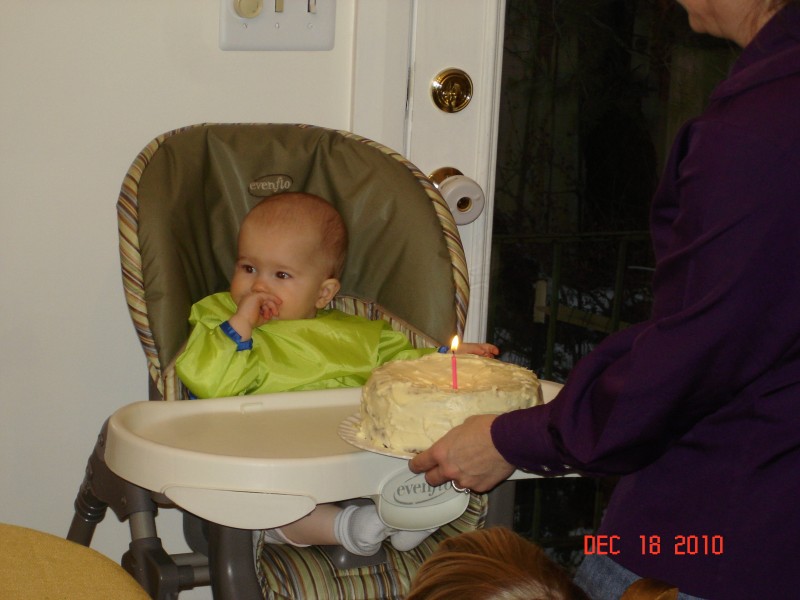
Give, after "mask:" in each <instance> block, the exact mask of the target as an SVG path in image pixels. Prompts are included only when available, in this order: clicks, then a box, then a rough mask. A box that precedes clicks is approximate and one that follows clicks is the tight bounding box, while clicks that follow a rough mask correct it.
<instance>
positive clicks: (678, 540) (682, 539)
mask: <svg viewBox="0 0 800 600" xmlns="http://www.w3.org/2000/svg"><path fill="white" fill-rule="evenodd" d="M622 546H623V544H622V539H621V538H620V536H618V535H585V536H583V552H584V554H605V555H612V556H617V555H619V554H622ZM639 551H640V552H641V554H643V555H649V556H657V555H659V554H662V553H671V554H673V555H674V556H720V555H722V554H723V553H724V552H725V540H724V538H723V536H721V535H676V536H674V537H673V538H663V537H662V536H660V535H640V536H639Z"/></svg>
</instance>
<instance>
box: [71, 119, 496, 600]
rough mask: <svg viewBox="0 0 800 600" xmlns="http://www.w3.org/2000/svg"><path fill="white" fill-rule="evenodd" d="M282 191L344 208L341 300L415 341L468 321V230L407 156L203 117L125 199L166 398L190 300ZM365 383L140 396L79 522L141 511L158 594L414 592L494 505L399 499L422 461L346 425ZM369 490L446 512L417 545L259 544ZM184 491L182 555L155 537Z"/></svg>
mask: <svg viewBox="0 0 800 600" xmlns="http://www.w3.org/2000/svg"><path fill="white" fill-rule="evenodd" d="M278 191H306V192H310V193H313V194H317V195H319V196H321V197H323V198H326V199H327V200H329V201H330V202H332V203H333V204H334V205H335V206H336V207H337V209H338V210H339V212H340V213H341V214H342V216H343V218H344V220H345V223H346V225H347V227H348V231H349V235H350V251H349V253H348V257H347V264H346V266H345V273H344V277H343V280H342V291H341V292H340V295H339V296H338V297H337V299H336V300H335V301H334V305H335V306H336V307H337V308H339V309H342V310H344V311H345V312H349V313H351V314H361V315H364V316H367V317H368V318H372V319H385V320H387V321H388V322H389V323H391V325H392V326H393V327H395V328H396V329H400V330H402V331H404V332H405V333H406V334H407V335H408V336H409V338H410V339H411V340H412V343H413V344H414V345H415V346H417V347H422V346H428V347H435V346H438V345H441V344H442V343H445V342H449V340H450V339H451V337H452V336H453V335H454V334H456V333H458V334H459V335H461V334H462V330H463V326H464V321H465V318H466V311H467V304H468V294H469V292H468V282H467V276H466V272H467V271H466V265H465V261H464V255H463V250H462V248H461V244H460V240H459V236H458V231H457V229H456V226H455V224H454V222H453V219H452V216H451V215H450V213H449V210H448V208H447V205H446V203H445V202H444V200H443V199H442V198H441V196H440V195H439V193H438V191H437V190H436V188H435V187H434V186H433V185H432V184H431V183H430V182H429V181H428V179H427V178H426V177H425V176H424V175H422V174H421V173H420V172H419V171H418V170H417V169H416V168H414V167H413V165H411V164H409V163H408V161H406V160H404V159H403V158H402V157H400V156H399V155H398V154H396V153H394V152H392V151H390V150H389V149H387V148H385V147H383V146H381V145H380V144H377V143H375V142H372V141H369V140H366V139H364V138H361V137H359V136H356V135H353V134H351V133H346V132H341V131H333V130H329V129H323V128H319V127H312V126H304V125H285V124H241V125H196V126H190V127H186V128H183V129H179V130H175V131H172V132H169V133H166V134H164V135H162V136H160V137H158V138H156V139H155V140H153V141H152V142H151V143H150V144H148V145H147V147H146V148H145V149H144V150H143V151H142V152H141V153H140V154H139V156H138V157H137V158H136V160H135V161H134V163H133V165H132V166H131V168H130V170H129V171H128V173H127V175H126V177H125V180H124V182H123V186H122V190H121V193H120V197H119V201H118V204H117V207H118V216H119V231H120V254H121V261H122V272H123V281H124V287H125V293H126V298H127V302H128V306H129V309H130V313H131V316H132V318H133V321H134V325H135V327H136V331H137V333H138V336H139V339H140V342H141V344H142V347H143V349H144V352H145V356H146V359H147V367H148V370H149V374H150V384H151V399H163V400H182V399H185V398H186V396H187V394H186V391H185V389H183V387H182V385H181V382H180V381H179V380H178V379H177V377H176V376H175V373H174V361H175V358H176V356H177V355H178V354H179V353H180V350H181V347H182V345H183V344H184V343H185V341H186V339H187V337H188V333H189V326H188V322H187V317H188V314H189V309H190V307H191V305H192V304H193V303H194V302H196V301H198V300H200V299H201V298H203V297H205V296H207V295H208V294H211V293H215V292H219V291H224V290H227V289H228V287H229V281H230V277H231V275H232V273H233V266H234V263H235V260H236V239H237V233H238V228H239V223H240V221H241V220H242V218H243V217H244V215H245V214H246V213H247V212H248V210H249V209H250V208H251V207H252V206H253V205H255V204H256V203H257V202H258V201H259V200H260V199H261V197H262V196H266V195H270V194H272V193H275V192H278ZM359 392H360V390H358V389H350V390H347V389H345V390H335V391H320V392H295V393H288V394H273V395H265V396H248V397H239V398H229V399H217V400H198V401H192V402H140V403H135V404H132V405H129V406H127V407H124V408H122V409H121V410H119V411H117V413H115V414H114V415H112V417H111V418H110V419H109V420H108V421H107V422H106V424H105V425H104V427H103V430H102V431H101V433H100V436H99V438H98V442H97V445H96V447H95V450H94V452H93V454H92V456H91V457H90V459H89V465H88V467H87V471H86V477H85V479H84V482H83V484H82V486H81V489H80V492H79V494H78V497H77V499H76V501H75V509H76V512H75V517H74V518H73V522H72V526H71V527H70V531H69V534H68V538H69V539H72V540H74V541H78V542H80V543H83V544H85V545H89V544H90V542H91V538H92V535H93V532H94V529H95V527H96V524H97V523H99V522H100V521H101V520H102V519H103V517H104V514H105V511H106V508H107V507H108V506H110V507H111V508H112V510H113V511H114V512H115V513H116V515H117V516H118V518H119V519H120V520H125V519H127V520H128V521H129V524H130V529H131V537H132V542H131V544H130V550H129V551H128V552H127V553H126V554H125V556H124V557H123V560H122V563H123V565H124V566H125V567H126V568H127V569H128V570H129V571H130V572H131V573H132V574H133V575H134V576H135V577H136V578H137V580H138V581H139V582H140V583H141V584H142V585H143V586H144V587H145V588H146V589H147V590H148V592H149V593H150V594H151V596H152V597H154V598H164V599H170V598H177V595H178V592H179V591H180V590H182V589H188V588H191V587H194V586H196V585H207V584H209V583H210V584H211V586H212V589H213V590H214V595H215V597H216V598H236V599H237V600H251V599H253V600H255V599H261V598H268V599H269V598H309V599H310V598H331V599H337V600H338V599H341V598H359V599H361V598H402V596H403V594H404V591H405V590H406V589H407V587H408V584H409V582H410V579H411V578H412V577H413V574H414V572H415V570H416V568H417V566H418V565H419V564H420V563H421V561H422V560H424V558H425V556H426V555H427V554H429V553H430V552H431V551H432V550H433V549H434V548H435V546H436V544H437V540H440V539H442V538H443V537H444V536H448V535H453V534H455V533H458V532H460V531H465V530H470V529H474V528H476V527H480V526H482V525H483V524H484V522H485V520H486V519H487V505H488V502H487V499H486V496H480V495H475V494H472V495H463V494H457V493H455V492H454V491H452V490H449V491H448V490H445V492H446V493H444V494H443V496H442V500H441V502H439V504H438V508H437V507H436V506H434V507H432V508H430V510H429V511H428V513H425V511H412V512H409V511H408V510H406V508H405V507H396V506H394V505H392V503H391V501H390V499H389V498H388V496H387V493H386V490H388V489H389V485H390V484H389V483H388V482H389V480H391V485H396V484H397V481H400V480H403V481H405V480H408V478H410V477H412V474H411V473H410V471H408V469H407V465H406V459H404V458H402V457H395V456H386V455H383V454H380V453H377V452H370V451H364V450H361V449H359V448H356V447H355V446H353V445H352V444H350V443H347V442H346V441H345V440H343V439H342V437H340V435H339V434H340V433H342V427H345V429H346V427H347V423H348V417H349V416H351V415H353V413H357V412H358V397H359V396H358V394H359ZM345 434H346V431H345ZM344 437H345V438H346V435H345V436H344ZM398 477H400V480H398ZM400 484H401V485H402V481H400ZM499 489H502V486H501V488H499ZM493 493H494V492H493ZM370 497H372V498H374V499H376V500H377V502H378V504H379V508H380V509H381V515H382V516H383V517H384V519H385V520H387V522H389V521H391V520H392V519H395V522H396V523H397V524H400V525H403V526H404V527H405V528H408V529H413V528H418V529H423V528H426V527H429V526H430V525H431V523H434V524H435V525H441V524H444V523H447V524H444V526H442V527H441V528H440V530H439V531H438V532H436V533H435V534H434V535H433V536H431V537H430V538H428V540H426V542H424V543H423V544H422V545H420V546H419V547H418V548H416V549H414V550H412V551H409V552H397V551H395V550H394V549H393V548H391V546H390V545H389V544H385V545H384V548H383V549H382V550H381V552H380V553H379V554H378V555H376V556H375V557H370V558H369V559H364V558H362V557H353V556H351V555H347V553H346V552H345V551H344V550H343V549H341V548H330V547H309V548H295V547H291V546H274V545H265V544H261V545H259V547H258V552H257V556H255V557H254V549H253V535H252V533H251V530H257V529H263V528H268V527H275V526H280V525H283V524H285V523H288V522H291V521H293V520H295V519H297V518H299V517H301V516H303V515H305V514H307V513H308V512H309V511H310V510H312V509H313V507H314V506H315V505H316V504H317V503H321V502H334V501H341V500H347V499H350V498H370ZM510 500H511V499H510V497H509V494H508V490H506V493H505V495H504V497H503V498H502V501H500V502H498V503H494V502H493V503H492V504H493V514H492V515H490V516H489V519H490V520H494V521H496V522H500V520H501V518H500V517H499V516H497V515H499V514H504V515H505V517H506V523H507V519H509V518H510V514H511V511H510V510H509V502H510ZM174 505H177V506H178V507H180V508H182V509H184V510H185V511H186V518H185V520H184V529H185V532H186V537H187V541H188V543H189V546H190V548H192V550H193V552H192V553H188V554H181V555H168V554H167V552H166V551H165V550H164V549H163V547H162V545H161V542H160V540H159V538H158V537H157V533H156V526H155V514H156V511H157V509H158V508H159V507H166V506H174ZM431 511H432V512H431ZM437 511H438V513H437ZM459 514H460V515H461V516H460V517H459V516H458V515H459ZM417 515H421V516H417ZM197 517H200V518H197ZM456 517H458V518H456ZM437 519H438V520H437ZM416 521H418V522H416Z"/></svg>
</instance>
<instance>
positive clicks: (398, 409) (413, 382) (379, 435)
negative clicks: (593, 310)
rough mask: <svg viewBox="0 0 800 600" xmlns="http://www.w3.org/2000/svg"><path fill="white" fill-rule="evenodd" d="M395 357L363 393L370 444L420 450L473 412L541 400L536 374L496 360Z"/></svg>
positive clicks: (466, 356)
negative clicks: (454, 386) (455, 363)
mask: <svg viewBox="0 0 800 600" xmlns="http://www.w3.org/2000/svg"><path fill="white" fill-rule="evenodd" d="M456 361H457V386H458V389H453V378H452V355H451V354H439V353H436V354H429V355H427V356H424V357H422V358H419V359H416V360H396V361H392V362H390V363H386V364H385V365H383V366H381V367H378V368H377V369H375V370H374V371H373V372H372V375H371V376H370V378H369V380H367V383H366V384H365V385H364V388H363V391H362V394H361V424H360V432H359V433H360V435H361V436H362V437H363V438H364V439H365V440H367V441H368V442H369V443H370V444H372V445H375V446H378V447H385V448H387V449H389V450H392V451H399V452H404V453H415V452H419V451H421V450H424V449H426V448H428V447H429V446H430V445H431V444H433V442H435V441H436V440H438V439H439V438H440V437H442V436H443V435H444V434H445V433H447V432H448V431H450V429H452V428H453V427H455V426H456V425H460V424H461V423H463V422H464V420H465V419H466V418H467V417H469V416H472V415H479V414H500V413H504V412H508V411H510V410H515V409H517V408H527V407H529V406H533V405H535V404H541V403H542V392H541V388H540V386H539V380H538V379H537V378H536V375H535V374H534V373H533V372H532V371H530V370H528V369H525V368H522V367H519V366H517V365H512V364H509V363H504V362H501V361H499V360H497V359H492V358H483V357H480V356H474V355H471V354H458V355H457V356H456Z"/></svg>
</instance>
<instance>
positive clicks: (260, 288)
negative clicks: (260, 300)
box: [253, 277, 270, 293]
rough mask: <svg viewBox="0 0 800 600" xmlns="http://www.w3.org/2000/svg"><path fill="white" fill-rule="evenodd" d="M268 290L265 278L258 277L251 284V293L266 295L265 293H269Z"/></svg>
mask: <svg viewBox="0 0 800 600" xmlns="http://www.w3.org/2000/svg"><path fill="white" fill-rule="evenodd" d="M269 290H270V288H269V283H268V282H267V280H266V278H264V277H258V278H257V279H256V280H255V281H254V282H253V291H254V292H264V293H266V292H269Z"/></svg>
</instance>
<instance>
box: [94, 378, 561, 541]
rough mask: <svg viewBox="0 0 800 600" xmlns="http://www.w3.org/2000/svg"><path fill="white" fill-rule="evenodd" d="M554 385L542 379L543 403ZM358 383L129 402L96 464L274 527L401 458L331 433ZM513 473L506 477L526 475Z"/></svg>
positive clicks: (233, 523)
mask: <svg viewBox="0 0 800 600" xmlns="http://www.w3.org/2000/svg"><path fill="white" fill-rule="evenodd" d="M559 387H560V386H559V384H555V383H551V382H542V389H543V392H544V397H545V401H547V400H549V399H552V398H553V397H554V396H555V394H556V392H557V390H558V388H559ZM360 397H361V389H360V388H345V389H337V390H320V391H313V392H290V393H280V394H267V395H258V396H246V397H236V398H221V399H213V400H196V401H182V402H153V401H145V402H136V403H133V404H129V405H127V406H124V407H122V408H121V409H119V410H118V411H117V412H115V413H114V414H113V415H112V416H111V418H110V419H109V422H108V433H107V440H106V449H105V460H106V463H107V464H108V467H109V468H110V469H111V470H112V471H113V472H114V473H116V474H117V475H118V476H120V477H121V478H123V479H125V480H126V481H129V482H131V483H134V484H136V485H138V486H140V487H143V488H145V489H148V490H151V491H154V492H159V493H162V494H164V495H166V496H167V497H168V498H169V499H170V500H172V501H173V502H175V504H177V505H178V506H180V507H182V508H184V509H185V510H187V511H189V512H192V513H194V514H196V515H198V516H200V517H203V518H205V519H207V520H210V521H213V522H216V523H220V524H222V525H227V526H229V527H238V528H242V529H262V528H269V527H277V526H280V525H284V524H286V523H289V522H291V521H294V520H296V519H298V518H300V517H302V516H304V515H305V514H307V513H309V512H310V511H311V510H313V508H314V507H315V506H316V505H317V504H318V503H324V502H336V501H340V500H345V499H350V498H358V497H370V496H375V495H376V494H379V493H380V492H381V488H382V487H383V484H384V483H385V482H386V481H387V480H389V479H390V478H392V477H393V476H397V475H398V474H399V473H400V472H402V471H406V472H408V474H409V476H410V475H411V473H410V471H408V466H407V465H408V461H407V460H406V459H403V458H395V457H391V456H385V455H381V454H377V453H375V452H368V451H364V450H360V449H358V448H356V447H354V446H352V445H350V444H348V443H347V442H345V441H344V440H342V439H341V438H340V437H339V435H338V432H337V430H338V426H339V424H340V423H341V422H342V421H343V420H344V419H345V418H347V417H348V416H350V415H352V414H353V413H354V412H357V411H358V409H359V404H360ZM530 476H531V475H529V474H526V473H522V472H520V471H518V472H516V473H515V474H514V475H513V476H512V478H523V477H530Z"/></svg>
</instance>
